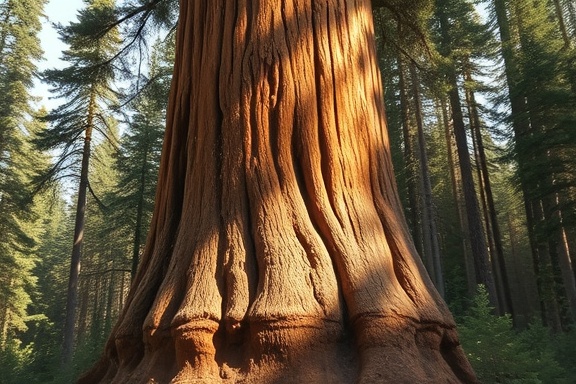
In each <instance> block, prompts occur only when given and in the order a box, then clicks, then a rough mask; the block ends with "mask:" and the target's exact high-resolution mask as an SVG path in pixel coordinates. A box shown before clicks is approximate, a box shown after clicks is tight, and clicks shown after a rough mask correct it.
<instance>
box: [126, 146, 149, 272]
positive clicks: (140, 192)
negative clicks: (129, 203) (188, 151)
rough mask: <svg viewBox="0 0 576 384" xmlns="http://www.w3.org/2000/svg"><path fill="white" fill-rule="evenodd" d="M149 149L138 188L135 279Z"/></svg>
mask: <svg viewBox="0 0 576 384" xmlns="http://www.w3.org/2000/svg"><path fill="white" fill-rule="evenodd" d="M147 160H148V149H146V151H145V152H144V160H143V161H142V171H141V173H140V186H139V188H138V205H137V207H136V225H135V227H134V241H133V243H132V244H133V245H132V270H131V273H130V276H131V277H132V279H134V276H136V270H137V268H138V261H139V260H140V246H141V245H142V218H143V217H144V190H145V188H146V167H147V164H146V163H147Z"/></svg>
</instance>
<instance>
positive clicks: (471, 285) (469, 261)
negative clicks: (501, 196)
mask: <svg viewBox="0 0 576 384" xmlns="http://www.w3.org/2000/svg"><path fill="white" fill-rule="evenodd" d="M440 107H441V109H442V122H443V124H444V137H445V139H446V147H447V151H448V164H449V168H450V180H451V186H452V194H453V195H454V200H455V201H456V210H457V212H458V222H459V223H460V236H461V237H462V256H463V261H464V268H465V270H466V284H467V287H468V295H469V296H470V297H473V296H474V295H475V294H476V290H477V281H476V269H475V267H474V259H473V257H472V254H471V253H470V251H469V235H468V234H469V231H468V226H467V225H466V218H465V213H464V210H465V207H464V204H462V198H461V193H460V190H459V186H460V185H461V183H460V179H459V177H458V171H457V170H456V161H455V159H454V152H453V151H454V144H453V140H452V133H451V129H450V119H449V117H448V106H447V105H446V100H445V99H444V98H443V97H442V98H441V100H440Z"/></svg>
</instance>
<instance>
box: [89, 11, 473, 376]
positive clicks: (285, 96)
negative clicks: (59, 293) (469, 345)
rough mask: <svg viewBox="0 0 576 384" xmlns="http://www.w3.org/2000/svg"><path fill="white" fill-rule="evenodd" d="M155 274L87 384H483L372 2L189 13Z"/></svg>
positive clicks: (171, 114) (180, 41)
mask: <svg viewBox="0 0 576 384" xmlns="http://www.w3.org/2000/svg"><path fill="white" fill-rule="evenodd" d="M176 58H177V59H176V65H175V71H174V78H173V83H172V84H173V87H172V90H171V94H170V95H171V96H170V103H169V108H168V121H167V130H166V136H165V141H164V149H163V155H162V161H161V168H160V177H159V182H158V186H159V187H158V191H157V194H156V205H155V211H154V215H153V218H152V226H151V230H150V235H149V236H148V240H147V244H146V247H145V251H144V254H143V256H142V261H141V263H140V266H139V268H138V272H137V274H136V277H135V278H134V283H133V285H132V290H131V292H130V294H129V297H128V299H127V303H126V306H125V309H124V311H123V313H122V315H121V317H120V320H119V322H118V323H117V325H116V327H115V328H114V330H113V332H112V335H111V337H110V339H109V342H108V344H107V348H106V352H105V354H104V356H103V357H102V359H101V360H100V361H99V362H98V363H97V364H96V366H95V367H94V369H93V370H92V371H91V372H90V373H89V374H87V375H86V376H84V378H83V379H82V380H81V381H80V382H81V383H82V382H83V383H98V382H107V383H127V382H133V383H146V382H151V381H152V380H154V381H157V382H172V383H191V382H195V381H196V382H203V383H222V382H223V381H230V382H244V383H278V384H279V383H352V382H357V383H374V382H404V383H409V382H415V383H438V382H448V383H457V382H466V383H473V382H477V380H476V379H475V377H474V374H473V373H472V370H471V368H470V366H469V364H468V362H467V360H466V357H465V354H464V353H463V351H462V349H461V348H460V346H459V342H458V338H457V335H456V330H455V324H454V322H453V320H452V318H451V315H450V314H449V312H448V309H447V307H446V305H445V304H444V302H443V301H442V299H441V297H440V296H439V295H438V293H437V291H436V290H435V289H434V287H433V285H432V282H431V281H430V279H429V278H428V276H427V274H426V271H425V269H424V267H423V265H422V263H421V262H420V259H419V257H418V255H417V253H416V250H415V248H414V245H413V244H412V242H411V240H410V235H409V233H408V229H407V226H406V222H405V218H404V217H403V213H402V208H401V206H400V202H399V199H398V196H397V192H396V185H395V182H394V174H393V170H392V164H391V158H390V149H389V146H388V142H387V132H386V126H385V122H384V121H385V120H384V110H383V105H384V103H383V100H382V89H381V80H380V74H379V70H378V67H377V64H376V57H375V52H374V41H373V26H372V10H371V6H370V2H369V1H357V2H348V1H341V0H333V1H329V2H325V1H317V0H312V1H310V2H300V1H297V0H291V1H279V0H278V1H271V2H268V3H266V4H262V3H261V2H260V1H257V0H247V1H238V2H236V1H217V0H216V1H210V2H207V1H206V2H204V1H181V3H180V21H179V23H178V32H177V49H176Z"/></svg>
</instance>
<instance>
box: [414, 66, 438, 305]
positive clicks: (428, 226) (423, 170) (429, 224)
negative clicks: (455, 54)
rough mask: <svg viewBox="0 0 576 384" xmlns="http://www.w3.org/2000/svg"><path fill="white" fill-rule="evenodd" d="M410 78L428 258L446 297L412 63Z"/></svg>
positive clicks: (417, 86) (417, 80)
mask: <svg viewBox="0 0 576 384" xmlns="http://www.w3.org/2000/svg"><path fill="white" fill-rule="evenodd" d="M410 77H411V80H412V94H413V97H414V106H415V110H414V114H415V116H416V127H417V131H418V160H419V163H420V180H421V181H422V192H423V193H422V195H423V200H424V204H423V207H422V208H423V209H422V211H423V220H422V226H423V228H424V230H423V231H422V232H423V233H425V234H426V240H425V241H427V242H428V243H429V245H428V247H427V248H428V249H429V254H428V258H429V259H430V261H431V263H430V264H431V265H432V267H431V269H430V273H431V274H432V276H433V280H434V283H435V285H436V289H438V292H439V293H440V295H441V296H442V297H444V294H445V292H444V276H443V274H442V271H443V268H442V259H441V256H440V244H439V243H438V228H437V226H436V214H435V212H434V202H433V201H432V184H431V183H430V170H429V167H428V155H427V154H426V138H425V137H424V122H423V121H422V101H421V99H420V82H419V78H418V73H417V71H416V66H415V65H414V63H410Z"/></svg>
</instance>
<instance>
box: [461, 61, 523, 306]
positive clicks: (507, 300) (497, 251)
mask: <svg viewBox="0 0 576 384" xmlns="http://www.w3.org/2000/svg"><path fill="white" fill-rule="evenodd" d="M465 76H466V81H467V82H469V83H472V82H473V79H472V76H471V74H470V71H469V70H466V73H465ZM466 100H467V103H468V110H469V115H470V128H471V132H472V141H473V144H474V151H475V154H476V167H477V170H478V180H479V186H480V192H481V196H482V206H483V210H484V212H485V217H484V221H485V223H486V233H487V235H488V241H489V244H490V250H491V254H492V264H493V270H494V272H495V278H496V282H497V284H496V287H497V289H498V300H499V302H500V305H501V312H502V313H509V314H511V315H512V317H514V311H513V306H512V297H511V294H510V284H509V281H508V274H507V268H506V263H505V259H504V247H503V246H502V236H501V234H500V226H499V224H498V214H497V212H496V207H495V204H494V195H493V194H492V184H491V183H490V174H489V172H488V160H487V158H486V150H485V149H484V139H483V137H482V131H481V124H480V116H479V114H478V108H477V103H476V97H475V95H474V91H473V90H471V89H467V90H466Z"/></svg>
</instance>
